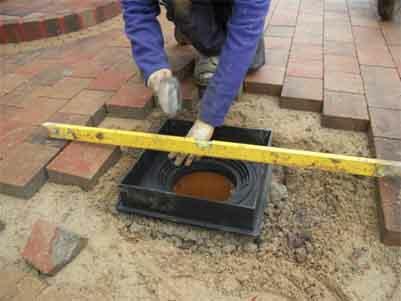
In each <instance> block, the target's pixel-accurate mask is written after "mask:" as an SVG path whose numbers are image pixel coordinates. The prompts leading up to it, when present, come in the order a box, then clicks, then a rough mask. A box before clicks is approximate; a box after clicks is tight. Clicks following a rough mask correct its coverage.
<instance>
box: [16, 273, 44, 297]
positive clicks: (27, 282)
mask: <svg viewBox="0 0 401 301" xmlns="http://www.w3.org/2000/svg"><path fill="white" fill-rule="evenodd" d="M46 287H47V284H46V283H45V282H44V281H42V280H39V279H38V278H35V277H33V276H30V275H29V276H27V277H25V278H23V279H22V280H21V281H20V282H18V285H17V291H16V294H15V296H14V298H12V299H11V300H12V301H31V300H33V299H36V297H37V296H38V295H39V294H40V293H41V292H42V291H43V290H44V289H45V288H46Z"/></svg>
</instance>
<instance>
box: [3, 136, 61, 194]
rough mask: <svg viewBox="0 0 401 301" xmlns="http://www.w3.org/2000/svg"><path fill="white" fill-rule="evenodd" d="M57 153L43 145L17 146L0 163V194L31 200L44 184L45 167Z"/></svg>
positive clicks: (26, 144) (24, 144)
mask: <svg viewBox="0 0 401 301" xmlns="http://www.w3.org/2000/svg"><path fill="white" fill-rule="evenodd" d="M57 153H58V150H57V149H55V148H52V147H47V146H44V145H35V144H30V143H22V144H20V145H18V146H17V147H16V148H15V149H14V150H13V151H12V152H9V153H7V154H6V155H5V156H4V158H3V160H2V161H0V193H4V194H8V195H11V196H16V197H19V198H25V199H29V198H31V197H32V196H33V195H34V194H35V192H37V191H38V190H39V189H40V188H41V187H42V186H43V185H44V184H45V182H46V179H47V177H46V170H45V166H46V165H47V164H48V163H49V162H50V161H51V160H52V159H53V158H54V156H56V154H57ZM32 158H34V160H32Z"/></svg>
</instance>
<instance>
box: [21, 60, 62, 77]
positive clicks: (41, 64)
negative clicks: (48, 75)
mask: <svg viewBox="0 0 401 301" xmlns="http://www.w3.org/2000/svg"><path fill="white" fill-rule="evenodd" d="M53 64H55V62H54V61H50V60H35V61H33V62H32V63H29V64H26V65H23V66H21V67H19V68H17V69H16V70H15V73H17V74H23V75H26V76H29V77H33V76H35V75H37V74H39V73H41V72H42V71H45V70H46V69H48V68H49V67H50V66H51V65H53Z"/></svg>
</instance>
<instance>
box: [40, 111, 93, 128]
mask: <svg viewBox="0 0 401 301" xmlns="http://www.w3.org/2000/svg"><path fill="white" fill-rule="evenodd" d="M47 121H48V122H54V123H66V124H73V125H84V126H92V125H93V124H92V120H91V117H90V116H89V115H83V114H70V113H63V112H57V113H55V114H54V115H52V116H51V117H50V118H49V119H48V120H47Z"/></svg>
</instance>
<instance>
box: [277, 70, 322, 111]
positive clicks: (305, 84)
mask: <svg viewBox="0 0 401 301" xmlns="http://www.w3.org/2000/svg"><path fill="white" fill-rule="evenodd" d="M322 105H323V81H322V80H320V79H315V78H302V77H287V78H286V80H285V82H284V87H283V92H282V94H281V98H280V106H281V107H283V108H288V109H295V110H305V111H314V112H321V111H322Z"/></svg>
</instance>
